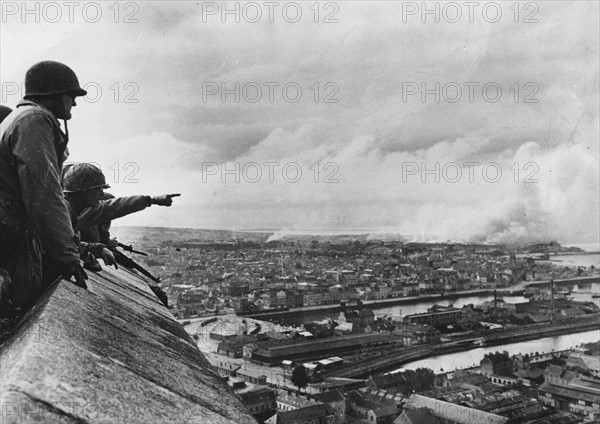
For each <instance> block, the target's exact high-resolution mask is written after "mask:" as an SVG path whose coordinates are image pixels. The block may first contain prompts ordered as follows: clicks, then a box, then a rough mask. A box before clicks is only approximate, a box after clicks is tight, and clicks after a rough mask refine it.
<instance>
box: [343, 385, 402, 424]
mask: <svg viewBox="0 0 600 424" xmlns="http://www.w3.org/2000/svg"><path fill="white" fill-rule="evenodd" d="M402 399H403V396H401V395H395V394H393V393H390V392H387V391H385V390H368V389H366V388H363V389H360V390H353V391H351V392H349V393H348V413H349V415H351V416H353V417H356V418H361V419H363V420H366V421H367V422H368V423H370V424H382V423H383V424H386V423H390V424H391V423H392V422H393V421H394V419H395V418H396V417H397V416H398V415H399V414H400V410H399V409H398V408H397V406H398V405H399V404H400V402H401V401H402Z"/></svg>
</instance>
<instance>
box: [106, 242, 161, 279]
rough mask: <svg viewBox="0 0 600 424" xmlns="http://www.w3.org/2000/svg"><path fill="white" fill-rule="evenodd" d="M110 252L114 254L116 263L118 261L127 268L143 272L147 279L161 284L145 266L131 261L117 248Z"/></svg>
mask: <svg viewBox="0 0 600 424" xmlns="http://www.w3.org/2000/svg"><path fill="white" fill-rule="evenodd" d="M110 251H111V252H112V253H113V255H115V261H117V263H118V264H119V265H123V266H124V267H126V268H133V269H136V270H138V271H139V272H141V273H142V274H144V275H145V276H146V277H148V278H150V279H151V280H152V281H154V282H155V283H160V278H158V277H155V276H154V275H152V274H150V272H148V271H147V270H146V269H145V268H144V267H143V266H141V265H140V264H138V263H137V262H136V261H134V260H133V259H131V258H130V257H129V256H126V255H125V254H124V253H122V252H119V251H118V250H117V249H116V248H115V249H111V250H110Z"/></svg>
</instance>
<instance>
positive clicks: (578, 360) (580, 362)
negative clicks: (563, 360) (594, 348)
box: [567, 353, 600, 377]
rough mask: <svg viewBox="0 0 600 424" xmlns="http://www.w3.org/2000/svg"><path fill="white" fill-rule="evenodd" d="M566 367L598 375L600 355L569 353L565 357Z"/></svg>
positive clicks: (599, 375) (599, 374) (599, 372)
mask: <svg viewBox="0 0 600 424" xmlns="http://www.w3.org/2000/svg"><path fill="white" fill-rule="evenodd" d="M567 367H569V368H572V369H575V370H577V371H580V372H582V373H584V374H590V375H592V376H594V377H600V356H592V355H585V354H582V353H571V354H570V355H569V359H567Z"/></svg>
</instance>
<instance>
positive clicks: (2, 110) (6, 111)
mask: <svg viewBox="0 0 600 424" xmlns="http://www.w3.org/2000/svg"><path fill="white" fill-rule="evenodd" d="M11 112H12V109H11V108H9V107H8V106H4V105H0V122H2V121H4V118H6V117H7V116H8V115H10V113H11Z"/></svg>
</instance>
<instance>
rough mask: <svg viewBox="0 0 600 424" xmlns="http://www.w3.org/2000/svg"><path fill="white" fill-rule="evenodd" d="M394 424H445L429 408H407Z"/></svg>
mask: <svg viewBox="0 0 600 424" xmlns="http://www.w3.org/2000/svg"><path fill="white" fill-rule="evenodd" d="M394 424H443V423H442V421H441V420H440V419H439V418H437V417H435V416H434V415H433V414H432V413H431V412H429V409H427V408H415V409H405V410H404V411H402V414H400V416H399V417H398V418H396V420H395V421H394Z"/></svg>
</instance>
